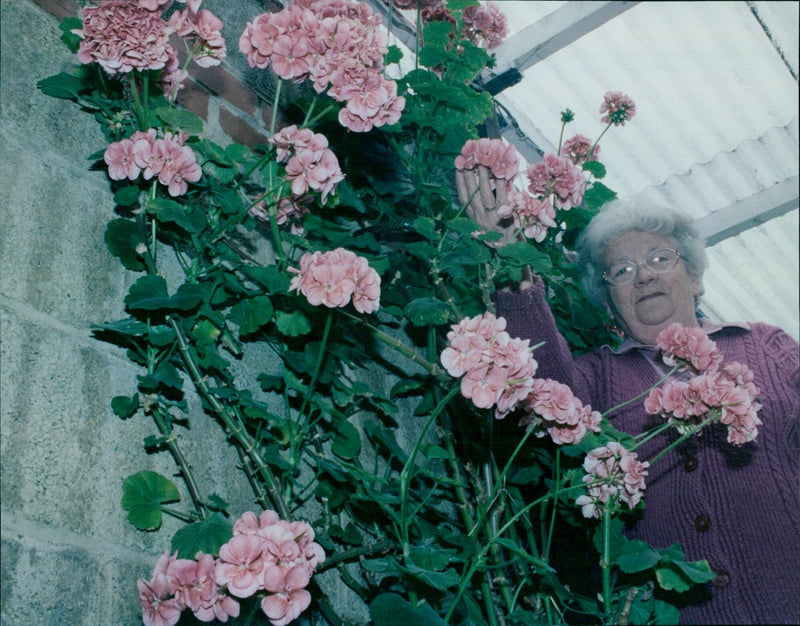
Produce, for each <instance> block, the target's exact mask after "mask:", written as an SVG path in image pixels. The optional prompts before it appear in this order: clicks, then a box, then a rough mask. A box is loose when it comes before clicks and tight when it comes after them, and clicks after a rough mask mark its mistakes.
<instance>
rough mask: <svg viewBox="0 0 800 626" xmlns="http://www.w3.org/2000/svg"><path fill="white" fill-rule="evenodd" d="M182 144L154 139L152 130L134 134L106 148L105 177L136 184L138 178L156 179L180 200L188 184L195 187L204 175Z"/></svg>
mask: <svg viewBox="0 0 800 626" xmlns="http://www.w3.org/2000/svg"><path fill="white" fill-rule="evenodd" d="M183 141H184V138H183V137H182V136H180V135H173V134H171V133H167V134H166V135H164V137H161V138H157V136H156V131H155V129H154V128H151V129H149V130H148V131H147V132H141V131H136V132H135V133H133V135H131V136H130V137H128V138H126V139H123V140H121V141H115V142H114V143H112V144H111V145H109V146H108V148H106V151H105V153H104V154H103V160H104V161H105V162H106V165H108V175H109V177H110V178H111V179H113V180H123V179H125V178H127V179H128V180H136V179H137V178H138V177H139V174H142V176H143V178H144V179H145V180H150V179H151V178H153V177H154V176H155V177H157V178H158V182H160V183H161V184H162V185H166V187H167V191H168V192H169V195H171V196H173V197H175V196H182V195H183V194H185V193H186V191H187V190H188V188H189V185H188V183H190V182H192V183H196V182H197V181H198V180H200V178H201V176H202V174H203V172H202V170H201V169H200V165H198V163H197V159H196V158H195V156H194V152H192V149H191V148H189V147H188V146H185V145H183Z"/></svg>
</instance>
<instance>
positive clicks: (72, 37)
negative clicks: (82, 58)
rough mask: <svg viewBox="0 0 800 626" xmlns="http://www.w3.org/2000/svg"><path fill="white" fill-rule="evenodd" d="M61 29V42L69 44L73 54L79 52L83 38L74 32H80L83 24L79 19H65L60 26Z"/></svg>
mask: <svg viewBox="0 0 800 626" xmlns="http://www.w3.org/2000/svg"><path fill="white" fill-rule="evenodd" d="M58 27H59V28H60V29H61V41H63V42H64V43H65V44H67V47H68V48H69V49H70V50H71V51H72V52H77V51H78V48H79V47H80V44H81V37H80V36H78V35H76V34H75V33H73V32H72V31H73V30H80V29H81V28H82V27H83V22H82V21H81V20H80V18H78V17H65V18H64V19H63V20H61V24H59V25H58Z"/></svg>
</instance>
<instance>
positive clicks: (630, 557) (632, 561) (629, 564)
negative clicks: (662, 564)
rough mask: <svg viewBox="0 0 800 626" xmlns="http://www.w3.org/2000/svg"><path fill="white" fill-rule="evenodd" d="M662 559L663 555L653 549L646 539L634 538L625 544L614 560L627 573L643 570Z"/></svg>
mask: <svg viewBox="0 0 800 626" xmlns="http://www.w3.org/2000/svg"><path fill="white" fill-rule="evenodd" d="M660 560H661V555H660V554H659V553H658V552H656V551H655V550H653V549H651V548H650V546H649V545H647V544H646V543H645V542H644V541H639V540H637V539H633V540H631V541H629V542H628V543H626V544H625V546H623V548H622V551H621V553H620V555H619V556H617V558H616V559H615V560H614V563H616V564H617V565H618V566H619V568H620V569H621V570H622V571H623V572H625V573H627V574H631V573H633V572H641V571H642V570H646V569H650V568H651V567H653V566H654V565H655V564H656V563H658V562H659V561H660Z"/></svg>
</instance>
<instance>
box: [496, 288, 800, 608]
mask: <svg viewBox="0 0 800 626" xmlns="http://www.w3.org/2000/svg"><path fill="white" fill-rule="evenodd" d="M494 301H495V304H496V306H497V316H498V317H501V316H502V317H504V318H505V319H506V321H507V326H506V330H507V331H508V333H509V334H510V335H511V336H512V337H521V338H523V339H530V340H531V345H534V344H535V343H538V342H541V341H544V342H546V343H545V345H544V346H542V347H541V348H538V349H537V350H536V352H535V353H534V356H535V357H536V360H537V362H538V364H539V367H538V370H537V372H536V376H537V377H538V378H553V379H555V380H558V381H560V382H562V383H564V384H567V385H569V386H570V387H571V388H572V390H573V392H574V393H575V395H576V396H577V397H578V398H579V399H580V400H582V401H583V402H584V403H589V404H591V405H592V408H594V409H597V410H599V411H606V410H607V409H609V408H612V407H614V406H617V405H619V404H621V403H622V402H624V401H625V400H629V399H630V398H632V397H634V396H635V395H637V394H639V393H640V392H642V391H644V390H646V389H647V388H648V387H650V386H651V385H653V384H654V383H656V382H657V381H658V380H659V375H658V373H657V371H656V370H655V368H654V367H653V364H652V363H651V362H650V361H648V359H647V358H645V356H644V355H643V352H644V349H634V350H631V351H628V352H625V353H621V354H617V353H614V352H612V351H611V350H610V349H609V348H607V347H603V348H600V349H599V350H596V351H594V352H592V353H591V354H586V355H582V356H579V357H577V358H574V359H573V357H572V355H571V353H570V350H569V347H568V346H567V343H566V341H565V340H564V338H563V337H562V336H561V335H560V334H559V332H558V330H557V329H556V325H555V321H554V319H553V316H552V313H551V312H550V309H549V308H548V306H547V303H546V300H545V298H544V286H543V284H542V281H541V279H539V278H538V277H537V278H536V280H535V281H534V284H533V286H532V287H530V288H528V289H526V290H523V291H521V292H510V291H501V292H497V293H496V294H495V295H494ZM711 337H712V338H713V340H714V341H715V342H716V344H717V347H718V348H719V349H720V350H721V351H722V352H723V353H724V355H723V356H724V361H740V362H742V363H746V364H747V365H748V366H749V367H750V369H751V370H752V371H753V373H754V376H755V384H756V385H757V386H758V388H759V389H760V391H761V394H760V396H759V401H760V402H761V404H762V405H763V406H762V408H761V410H760V412H759V417H760V418H761V420H762V422H763V425H762V426H761V427H759V434H758V438H757V441H756V442H753V443H749V444H745V445H744V446H741V447H735V446H732V445H730V444H728V443H727V442H726V441H725V437H726V431H725V428H724V426H720V425H716V426H713V427H711V428H710V429H709V428H706V429H704V431H703V432H702V433H701V434H700V435H699V436H697V437H692V438H691V440H689V441H687V442H685V443H684V444H682V447H679V448H677V449H673V450H672V451H671V452H670V453H668V454H667V455H666V456H664V457H662V458H661V459H659V460H658V461H657V462H656V463H655V464H654V465H653V466H652V467H650V469H649V474H648V476H647V480H646V482H647V488H646V490H645V492H644V501H645V511H644V514H643V517H642V519H641V521H639V522H637V523H636V524H635V525H634V526H633V527H632V528H631V530H630V532H629V533H628V536H629V537H630V538H635V539H641V540H643V541H646V542H647V543H648V544H650V545H651V546H652V547H654V548H667V547H669V546H671V545H672V544H674V543H675V542H679V543H680V545H681V548H682V549H683V551H684V553H685V554H686V557H687V560H699V559H707V560H708V562H709V564H710V566H711V568H712V569H713V570H715V571H716V572H717V578H715V579H714V580H713V581H712V582H710V583H708V584H707V585H706V590H705V591H704V592H703V594H701V595H702V596H703V597H702V598H699V599H698V601H697V602H696V603H693V604H690V605H688V606H686V607H684V608H682V609H681V623H682V624H800V498H798V493H800V468H799V466H800V462H799V461H800V434H799V432H798V422H800V413H799V408H798V405H799V402H798V396H799V395H800V394H799V393H798V389H799V388H800V375H799V374H798V344H797V342H796V341H795V340H794V339H792V338H791V337H790V336H789V335H787V334H786V333H785V332H783V331H782V330H781V329H779V328H776V327H774V326H768V325H766V324H751V325H750V330H746V329H743V328H736V327H725V328H723V329H721V330H719V331H717V332H716V333H712V335H711ZM653 350H654V349H653ZM608 417H609V419H610V421H611V423H612V424H613V425H614V427H615V428H617V429H618V430H622V431H624V432H628V433H630V434H632V435H636V434H639V433H640V432H642V431H643V430H646V429H647V428H648V427H650V426H652V425H653V424H654V423H655V421H658V418H657V417H656V416H651V415H647V414H646V413H645V411H644V407H643V402H635V403H632V404H630V405H628V406H627V407H625V408H623V409H621V410H618V411H616V412H614V413H613V414H611V415H609V416H608ZM674 436H675V435H674V433H664V435H663V436H662V437H660V438H657V439H654V440H653V441H651V442H649V445H643V446H642V447H640V448H639V449H638V450H637V454H638V456H639V458H640V459H641V460H649V459H650V458H652V456H653V454H655V453H656V452H658V451H659V450H662V449H664V447H666V445H667V443H668V441H669V439H668V438H669V437H674Z"/></svg>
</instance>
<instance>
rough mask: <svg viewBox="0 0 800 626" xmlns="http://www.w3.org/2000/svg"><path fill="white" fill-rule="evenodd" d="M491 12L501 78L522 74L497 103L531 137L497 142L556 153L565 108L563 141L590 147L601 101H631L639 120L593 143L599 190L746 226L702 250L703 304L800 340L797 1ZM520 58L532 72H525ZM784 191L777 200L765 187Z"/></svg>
mask: <svg viewBox="0 0 800 626" xmlns="http://www.w3.org/2000/svg"><path fill="white" fill-rule="evenodd" d="M495 4H497V5H498V6H499V7H500V8H501V10H502V11H503V12H504V13H505V14H506V15H507V17H508V18H509V19H508V22H509V29H510V33H509V36H508V38H507V39H506V43H505V44H504V45H503V46H501V47H500V48H498V49H496V50H495V53H496V55H497V59H498V63H497V67H496V70H495V72H496V73H497V74H500V73H502V72H503V71H504V70H505V69H506V68H508V67H510V66H511V65H513V64H514V62H515V61H517V62H518V65H520V66H521V69H522V75H523V78H522V80H521V81H520V82H519V83H518V84H516V85H513V86H512V87H509V88H507V89H506V90H504V91H503V92H501V93H500V94H498V95H497V96H496V99H497V101H498V103H500V104H501V105H502V107H503V108H501V111H503V110H505V115H506V117H507V118H508V120H509V121H511V120H512V119H513V121H514V122H515V123H516V124H517V125H518V126H519V128H520V130H521V131H522V132H523V133H524V135H525V138H524V140H519V138H518V137H516V136H515V133H514V131H513V128H512V126H509V127H508V132H507V133H506V134H505V136H506V137H507V138H509V139H512V140H515V143H518V145H519V146H520V147H521V150H522V152H523V154H526V152H525V149H526V146H528V145H529V144H530V142H533V144H535V146H536V147H538V148H539V149H540V150H542V151H544V152H554V151H555V150H556V147H557V146H556V144H557V142H558V137H559V133H560V131H561V128H560V127H561V122H560V112H561V111H563V110H564V109H565V108H567V107H569V108H570V109H572V111H574V112H575V121H574V122H573V123H572V124H570V125H569V126H568V127H567V130H566V131H565V135H564V137H565V138H567V137H570V136H572V135H573V134H575V133H581V134H584V135H586V136H588V137H590V138H592V139H594V138H596V137H597V136H598V135H599V134H600V133H601V132H602V131H603V128H604V125H603V124H602V123H601V122H600V114H599V107H600V103H601V101H602V97H603V94H604V93H605V92H606V91H621V92H623V93H626V94H628V95H629V96H630V97H632V98H633V100H634V101H635V102H636V107H637V108H636V115H635V117H634V118H633V119H632V120H631V121H629V122H628V123H627V124H626V125H625V126H624V127H615V128H612V129H610V130H609V131H608V133H607V134H606V135H605V136H604V137H603V140H602V141H601V152H600V160H601V161H602V162H603V163H604V164H605V165H606V167H607V170H608V174H607V176H606V179H605V180H604V182H605V183H606V184H607V185H608V186H609V187H611V188H612V189H614V190H615V191H617V192H618V193H619V195H620V196H625V197H629V196H636V197H641V198H648V199H658V200H659V201H661V202H662V203H666V204H669V205H671V206H674V207H676V208H679V209H682V210H684V211H685V212H687V213H689V214H690V215H692V216H694V217H695V218H697V219H699V220H701V221H702V222H703V224H704V227H705V228H712V229H714V228H718V223H720V222H722V221H730V219H731V218H732V217H733V218H736V217H738V216H739V215H741V216H742V222H743V223H742V224H739V225H737V226H736V228H734V229H733V230H734V231H738V230H742V229H744V230H743V231H742V232H740V233H739V234H737V235H735V236H732V237H728V238H724V239H723V240H722V241H721V242H719V243H715V244H714V245H712V246H711V247H710V248H709V258H710V262H711V265H710V268H709V270H708V271H707V273H706V276H705V278H704V284H705V288H706V293H705V295H704V297H703V302H702V305H701V308H702V309H703V311H704V312H705V313H707V314H708V315H709V316H710V317H712V318H715V319H718V320H726V321H739V320H748V321H765V322H769V323H773V324H776V325H778V326H781V327H783V328H784V329H785V330H787V332H790V333H791V334H792V335H793V336H794V337H795V338H797V337H798V335H800V322H799V321H798V307H800V303H799V302H798V283H800V276H799V275H798V266H800V250H799V249H798V208H797V182H796V181H797V175H798V170H799V169H800V159H799V157H798V119H797V114H798V81H797V68H798V18H799V17H800V16H799V11H798V9H799V7H800V4H799V3H797V2H639V3H636V2H630V3H622V2H615V3H606V2H569V3H567V2H522V1H497V2H495ZM592 20H594V23H592ZM570 22H571V23H570ZM587 24H588V25H587ZM554 33H555V34H554ZM517 34H519V36H518V37H517V38H516V39H515V38H514V35H517ZM570 37H572V39H570ZM565 39H566V42H565ZM526 47H527V48H526ZM520 50H523V53H525V54H524V55H526V56H527V58H529V59H531V61H530V62H533V64H532V65H530V67H527V66H526V65H527V64H520V63H519V59H520ZM534 61H535V62H534ZM527 154H532V153H531V152H530V151H529V152H527ZM778 185H780V186H781V188H780V193H779V194H777V195H778V196H780V199H779V200H775V199H774V198H775V197H776V194H775V193H772V194H771V195H769V193H768V192H770V191H775V189H774V187H775V186H778ZM792 188H793V190H792ZM762 211H763V214H762ZM751 214H752V215H751ZM775 215H779V217H775ZM745 217H746V218H747V219H744V218H745ZM718 218H724V219H718ZM767 218H769V221H766V222H764V223H761V222H763V221H764V220H765V219H767ZM729 232H730V230H726V231H724V232H721V233H720V235H719V237H727V236H728V234H729ZM712 234H713V233H712ZM716 238H717V237H714V238H713V239H716Z"/></svg>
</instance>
